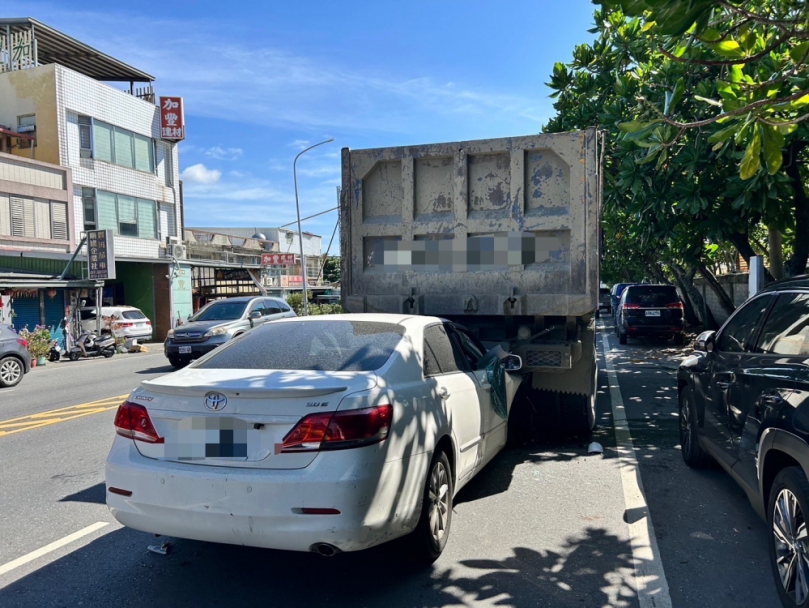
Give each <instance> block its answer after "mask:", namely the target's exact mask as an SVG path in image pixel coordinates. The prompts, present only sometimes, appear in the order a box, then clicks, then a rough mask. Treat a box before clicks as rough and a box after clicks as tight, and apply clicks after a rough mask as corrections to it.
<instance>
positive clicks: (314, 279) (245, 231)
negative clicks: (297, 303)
mask: <svg viewBox="0 0 809 608" xmlns="http://www.w3.org/2000/svg"><path fill="white" fill-rule="evenodd" d="M205 235H211V238H205ZM214 235H227V236H228V237H231V238H234V239H241V240H243V241H252V242H256V243H263V244H264V245H263V246H264V248H265V250H266V252H273V253H287V254H292V255H294V263H293V264H292V265H289V266H276V267H273V266H267V265H263V266H262V265H260V262H259V264H258V265H256V266H255V270H256V271H258V270H260V274H261V283H262V285H263V287H264V289H266V290H267V292H269V293H272V294H274V295H279V296H282V297H285V296H286V295H288V294H289V293H293V292H300V291H301V290H302V289H303V273H302V272H301V259H300V251H301V245H300V237H299V235H298V232H297V231H295V230H287V229H286V228H270V227H253V228H233V227H225V226H220V227H200V228H187V229H186V240H187V241H188V242H189V251H192V249H191V247H192V241H197V242H199V241H201V240H207V241H211V240H213V236H214ZM303 252H304V255H305V257H306V277H307V279H306V280H307V285H308V286H309V287H310V288H312V291H315V292H318V291H321V292H322V291H326V290H329V289H330V288H331V286H328V287H324V286H323V285H322V283H323V282H322V277H321V266H322V263H323V256H322V239H321V237H320V236H318V235H316V234H312V233H310V232H304V233H303ZM249 261H250V260H249V258H247V259H245V262H246V263H249Z"/></svg>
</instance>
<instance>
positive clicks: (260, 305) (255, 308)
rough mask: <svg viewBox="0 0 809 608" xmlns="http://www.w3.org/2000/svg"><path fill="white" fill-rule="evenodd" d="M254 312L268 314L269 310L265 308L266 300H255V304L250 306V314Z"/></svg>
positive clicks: (262, 314)
mask: <svg viewBox="0 0 809 608" xmlns="http://www.w3.org/2000/svg"><path fill="white" fill-rule="evenodd" d="M254 312H258V313H261V316H262V317H264V316H267V311H266V310H265V309H264V300H259V301H258V302H253V305H252V306H251V307H250V314H251V315H252V314H253V313H254Z"/></svg>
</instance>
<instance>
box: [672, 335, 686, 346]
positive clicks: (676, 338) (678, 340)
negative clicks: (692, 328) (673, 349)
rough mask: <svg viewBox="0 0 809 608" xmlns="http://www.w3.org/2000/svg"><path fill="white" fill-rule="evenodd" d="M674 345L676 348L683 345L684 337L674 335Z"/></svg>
mask: <svg viewBox="0 0 809 608" xmlns="http://www.w3.org/2000/svg"><path fill="white" fill-rule="evenodd" d="M674 343H675V344H676V345H677V346H682V345H683V344H685V336H684V335H683V334H674Z"/></svg>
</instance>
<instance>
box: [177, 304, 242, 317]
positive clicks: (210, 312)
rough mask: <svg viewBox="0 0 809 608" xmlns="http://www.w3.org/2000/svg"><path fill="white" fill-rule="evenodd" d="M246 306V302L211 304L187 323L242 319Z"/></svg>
mask: <svg viewBox="0 0 809 608" xmlns="http://www.w3.org/2000/svg"><path fill="white" fill-rule="evenodd" d="M246 306H247V303H246V302H233V301H227V300H220V301H218V302H212V303H211V304H208V305H207V306H206V307H205V308H203V309H202V310H200V311H199V312H198V313H197V314H195V315H194V316H193V317H191V318H190V319H189V321H235V320H236V319H241V318H242V315H243V314H244V309H245V307H246Z"/></svg>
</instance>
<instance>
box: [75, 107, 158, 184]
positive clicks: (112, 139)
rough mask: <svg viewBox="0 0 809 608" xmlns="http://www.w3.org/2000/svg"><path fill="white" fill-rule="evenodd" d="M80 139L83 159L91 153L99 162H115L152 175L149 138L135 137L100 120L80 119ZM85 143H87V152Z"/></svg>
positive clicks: (152, 164)
mask: <svg viewBox="0 0 809 608" xmlns="http://www.w3.org/2000/svg"><path fill="white" fill-rule="evenodd" d="M90 124H91V125H92V139H91V138H90V137H89V135H90V128H89V125H90ZM85 132H86V133H85ZM79 138H80V140H81V149H82V156H89V155H90V154H91V155H92V156H93V157H94V158H96V159H98V160H103V161H106V162H108V163H114V164H116V165H120V166H121V167H127V168H129V169H137V170H138V171H144V172H146V173H154V172H155V163H154V141H153V140H152V138H151V137H146V136H144V135H138V134H137V133H133V132H132V131H128V130H127V129H121V128H120V127H114V126H112V125H109V124H107V123H105V122H101V121H100V120H94V119H91V118H88V117H86V116H80V117H79ZM85 140H87V142H88V144H89V146H88V147H87V148H86V149H85ZM86 152H90V154H86Z"/></svg>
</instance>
